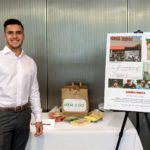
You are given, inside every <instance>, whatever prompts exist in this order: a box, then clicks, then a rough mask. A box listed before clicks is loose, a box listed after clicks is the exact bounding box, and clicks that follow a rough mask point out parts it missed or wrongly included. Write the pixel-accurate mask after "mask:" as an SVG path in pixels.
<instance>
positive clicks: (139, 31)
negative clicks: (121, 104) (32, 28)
mask: <svg viewBox="0 0 150 150" xmlns="http://www.w3.org/2000/svg"><path fill="white" fill-rule="evenodd" d="M134 33H143V31H141V30H137V31H135V32H134ZM128 115H129V112H128V111H126V112H125V116H124V120H123V123H122V126H121V130H120V133H119V138H118V142H117V145H116V149H115V150H118V148H119V145H120V141H121V138H122V136H123V131H124V127H125V125H126V122H127V118H128ZM144 116H145V120H146V123H147V126H148V129H149V132H150V121H149V118H148V114H147V113H144ZM136 130H137V132H138V134H139V133H140V122H139V112H136Z"/></svg>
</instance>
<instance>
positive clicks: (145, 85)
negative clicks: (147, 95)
mask: <svg viewBox="0 0 150 150" xmlns="http://www.w3.org/2000/svg"><path fill="white" fill-rule="evenodd" d="M149 83H150V82H149V81H147V80H137V89H143V90H148V89H149Z"/></svg>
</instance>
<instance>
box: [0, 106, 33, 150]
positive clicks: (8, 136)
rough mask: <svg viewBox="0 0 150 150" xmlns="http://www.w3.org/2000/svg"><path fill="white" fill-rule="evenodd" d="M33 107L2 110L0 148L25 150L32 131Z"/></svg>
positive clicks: (0, 113)
mask: <svg viewBox="0 0 150 150" xmlns="http://www.w3.org/2000/svg"><path fill="white" fill-rule="evenodd" d="M30 119H31V109H30V108H27V109H24V110H22V111H18V112H12V111H0V150H25V146H26V144H27V141H28V137H29V131H30Z"/></svg>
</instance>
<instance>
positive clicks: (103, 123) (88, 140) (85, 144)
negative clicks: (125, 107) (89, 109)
mask: <svg viewBox="0 0 150 150" xmlns="http://www.w3.org/2000/svg"><path fill="white" fill-rule="evenodd" d="M46 117H47V113H43V118H46ZM123 118H124V113H123V112H105V113H104V118H103V120H100V121H98V122H97V123H90V124H88V125H86V126H83V127H75V126H72V125H70V124H69V123H68V122H58V123H56V124H55V128H54V129H49V128H48V127H47V126H46V125H45V126H44V132H43V134H42V135H41V136H40V137H34V133H35V127H34V126H33V125H32V126H31V131H30V137H29V140H28V144H27V147H26V150H115V147H116V144H117V140H118V135H119V132H120V129H121V125H122V121H123ZM119 150H143V148H142V144H141V141H140V139H139V136H138V134H137V132H136V130H135V128H134V126H133V125H132V123H131V122H130V120H129V119H128V120H127V123H126V126H125V130H124V134H123V137H122V140H121V142H120V147H119Z"/></svg>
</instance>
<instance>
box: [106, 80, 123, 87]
mask: <svg viewBox="0 0 150 150" xmlns="http://www.w3.org/2000/svg"><path fill="white" fill-rule="evenodd" d="M108 87H109V88H123V80H122V79H109V85H108Z"/></svg>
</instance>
